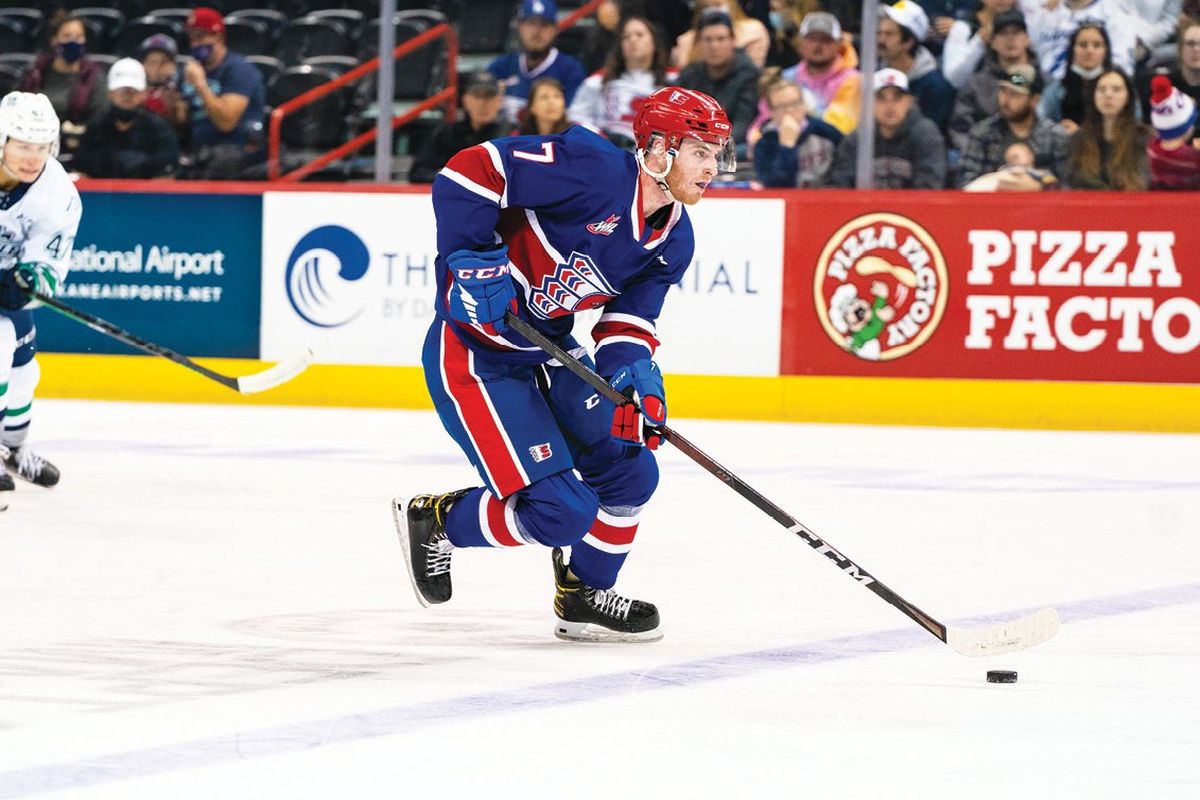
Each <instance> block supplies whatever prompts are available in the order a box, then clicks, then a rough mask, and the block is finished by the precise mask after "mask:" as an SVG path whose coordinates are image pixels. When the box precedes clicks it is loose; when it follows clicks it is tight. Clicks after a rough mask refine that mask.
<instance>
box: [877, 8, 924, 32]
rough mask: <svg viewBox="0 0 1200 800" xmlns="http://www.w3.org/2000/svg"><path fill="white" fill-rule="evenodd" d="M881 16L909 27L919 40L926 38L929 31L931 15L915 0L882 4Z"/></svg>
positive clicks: (901, 25) (902, 26)
mask: <svg viewBox="0 0 1200 800" xmlns="http://www.w3.org/2000/svg"><path fill="white" fill-rule="evenodd" d="M879 16H881V17H883V16H886V17H888V18H889V19H890V20H891V21H892V22H895V23H896V24H897V25H899V26H900V27H901V28H908V29H909V30H910V31H912V35H913V36H915V37H916V39H917V41H918V42H920V41H922V40H924V39H925V34H927V33H929V17H928V16H926V14H925V9H923V8H921V7H920V6H919V5H917V4H916V3H914V2H913V0H900V1H899V2H898V3H896V5H894V6H886V5H881V6H880V7H879Z"/></svg>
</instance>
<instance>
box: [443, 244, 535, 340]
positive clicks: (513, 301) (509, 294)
mask: <svg viewBox="0 0 1200 800" xmlns="http://www.w3.org/2000/svg"><path fill="white" fill-rule="evenodd" d="M446 264H447V265H448V266H449V267H450V275H451V277H452V279H453V281H454V283H453V285H452V286H451V287H450V316H451V318H453V319H454V321H455V322H461V323H463V324H464V325H482V326H483V327H484V329H485V330H487V332H488V333H493V334H498V333H504V330H505V329H506V328H507V327H508V326H507V325H506V324H505V323H504V312H505V311H507V310H508V309H510V308H511V309H512V310H513V313H516V310H517V290H516V289H515V288H514V287H513V282H512V278H511V277H510V276H509V271H508V270H509V267H508V247H506V246H505V245H497V246H496V247H495V248H494V249H492V250H455V251H454V252H453V253H451V254H450V255H448V256H446Z"/></svg>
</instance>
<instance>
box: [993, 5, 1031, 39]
mask: <svg viewBox="0 0 1200 800" xmlns="http://www.w3.org/2000/svg"><path fill="white" fill-rule="evenodd" d="M1014 26H1015V27H1017V28H1020V29H1021V30H1023V31H1027V30H1029V28H1028V27H1026V25H1025V15H1024V14H1022V13H1021V12H1020V11H1018V10H1017V9H1015V8H1010V9H1009V10H1008V11H1001V12H1000V13H999V14H997V15H996V16H994V17H992V30H993V31H994V32H997V33H999V32H1000V31H1002V30H1004V29H1005V28H1012V27H1014Z"/></svg>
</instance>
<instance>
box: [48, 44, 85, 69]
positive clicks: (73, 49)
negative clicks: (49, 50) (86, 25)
mask: <svg viewBox="0 0 1200 800" xmlns="http://www.w3.org/2000/svg"><path fill="white" fill-rule="evenodd" d="M86 50H87V45H85V44H84V43H83V42H59V43H58V44H57V45H55V46H54V52H56V53H57V54H58V57H59V58H61V59H62V60H63V61H65V62H67V63H68V64H74V63H75V62H76V61H78V60H79V59H81V58H83V54H84V52H85V51H86Z"/></svg>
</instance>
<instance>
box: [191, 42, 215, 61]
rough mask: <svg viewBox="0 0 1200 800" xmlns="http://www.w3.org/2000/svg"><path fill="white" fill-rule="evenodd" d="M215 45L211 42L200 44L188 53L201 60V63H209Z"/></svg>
mask: <svg viewBox="0 0 1200 800" xmlns="http://www.w3.org/2000/svg"><path fill="white" fill-rule="evenodd" d="M212 52H213V46H212V45H211V44H198V45H196V46H195V47H193V48H192V49H191V50H188V55H190V56H191V57H192V58H194V59H196V60H197V61H199V62H200V63H201V64H207V63H208V60H209V59H210V58H212Z"/></svg>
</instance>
